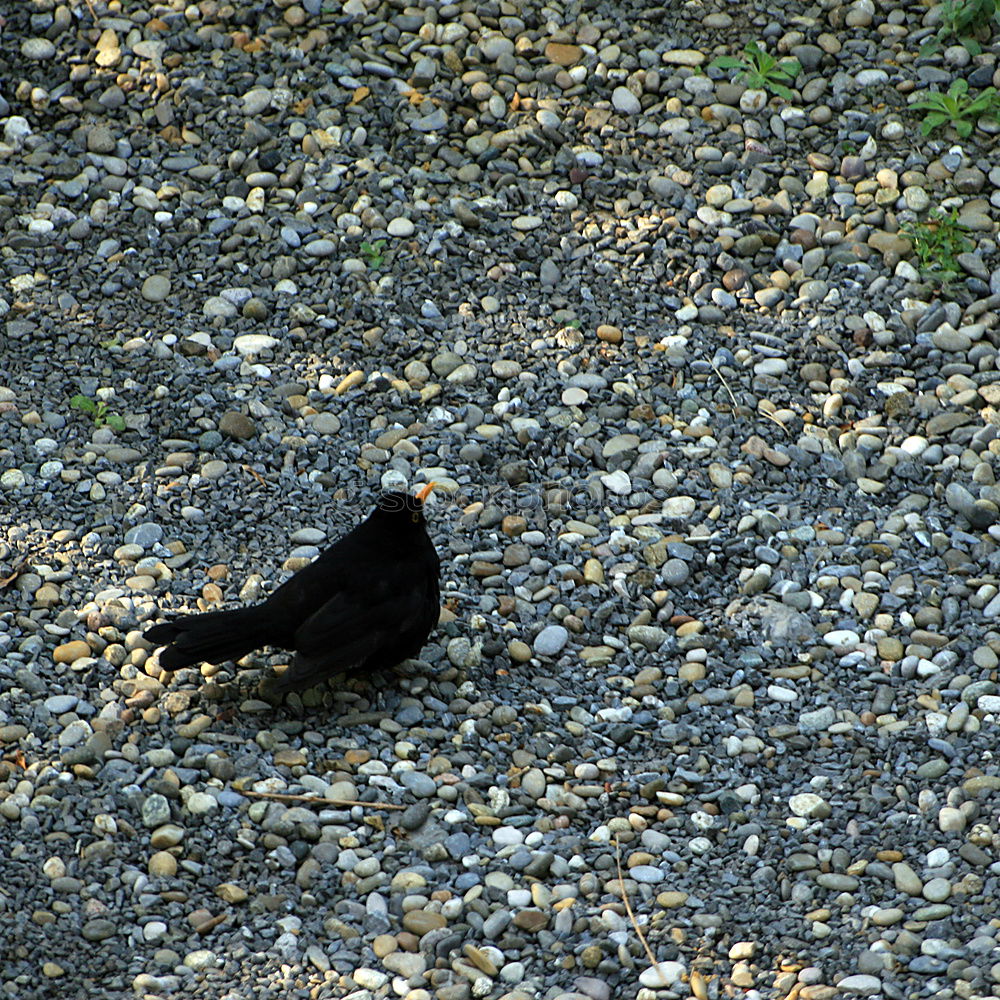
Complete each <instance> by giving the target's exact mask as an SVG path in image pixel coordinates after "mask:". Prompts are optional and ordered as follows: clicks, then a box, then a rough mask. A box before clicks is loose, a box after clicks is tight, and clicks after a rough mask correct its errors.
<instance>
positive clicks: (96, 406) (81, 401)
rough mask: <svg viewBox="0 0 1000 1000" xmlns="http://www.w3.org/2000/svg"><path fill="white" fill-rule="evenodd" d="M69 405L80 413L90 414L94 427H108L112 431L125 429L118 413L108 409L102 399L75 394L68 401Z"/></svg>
mask: <svg viewBox="0 0 1000 1000" xmlns="http://www.w3.org/2000/svg"><path fill="white" fill-rule="evenodd" d="M69 405H70V406H71V407H72V408H73V409H74V410H79V411H80V412H81V413H88V414H90V417H91V419H92V420H93V421H94V426H95V427H110V428H111V429H112V430H113V431H119V432H120V431H123V430H125V421H124V419H123V418H122V417H121V415H120V414H118V413H112V412H110V411H109V410H108V404H107V403H105V402H104V400H103V399H98V400H96V401H95V400H93V399H91V398H90V396H84V395H82V394H79V393H78V394H77V395H76V396H74V397H73V398H72V399H71V400H70V401H69Z"/></svg>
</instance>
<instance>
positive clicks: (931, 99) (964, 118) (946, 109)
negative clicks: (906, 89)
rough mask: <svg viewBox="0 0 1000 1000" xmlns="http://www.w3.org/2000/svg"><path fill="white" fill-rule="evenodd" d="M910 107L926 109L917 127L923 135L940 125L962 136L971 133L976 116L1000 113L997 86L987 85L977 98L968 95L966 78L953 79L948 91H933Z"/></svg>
mask: <svg viewBox="0 0 1000 1000" xmlns="http://www.w3.org/2000/svg"><path fill="white" fill-rule="evenodd" d="M910 106H911V107H913V108H916V109H917V110H918V111H926V112H927V114H926V115H924V120H923V124H921V126H920V131H921V132H923V134H924V135H930V134H931V132H933V131H934V129H936V128H938V127H939V126H941V125H952V126H953V127H954V129H955V131H956V132H957V133H958V134H959V135H960V136H961V137H962V138H963V139H964V138H965V137H966V136H967V135H969V133H970V132H972V126H973V125H974V124H975V121H976V119H977V118H979V117H980V116H981V115H990V116H991V117H992V116H995V115H996V114H997V113H998V112H1000V94H998V93H997V89H996V87H986V88H985V89H984V90H982V91H980V93H979V95H978V96H977V97H969V84H968V83H967V82H966V81H965V80H955V81H954V82H953V83H952V85H951V86H950V87H949V88H948V93H947V94H942V93H941V92H940V91H939V90H932V91H929V92H928V94H927V96H926V97H923V98H921V99H920V100H919V101H914V102H913V104H912V105H910Z"/></svg>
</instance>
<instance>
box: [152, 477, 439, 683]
mask: <svg viewBox="0 0 1000 1000" xmlns="http://www.w3.org/2000/svg"><path fill="white" fill-rule="evenodd" d="M433 488H434V483H428V484H427V485H426V486H424V487H423V489H421V490H420V491H419V492H418V493H417V494H416V495H415V496H411V495H410V494H408V493H403V492H399V491H391V492H387V493H383V494H382V495H381V496H380V497H379V499H378V504H377V506H376V507H375V510H374V511H372V513H371V515H370V516H369V517H368V519H367V520H366V521H363V522H362V523H361V524H359V525H358V526H357V527H356V528H354V530H353V531H351V532H349V533H348V534H346V535H345V536H344V537H343V538H341V539H340V540H339V541H337V542H335V543H334V544H333V545H331V546H330V548H328V549H326V550H325V551H324V552H323V553H321V554H320V556H319V557H318V558H317V559H315V560H314V561H313V562H311V563H310V564H309V565H308V566H306V567H304V568H303V569H301V570H299V572H298V573H296V574H295V575H294V576H292V577H291V578H290V579H288V580H286V581H285V582H284V583H283V584H282V585H281V586H280V587H278V589H277V590H275V591H274V593H273V594H271V596H270V597H268V599H267V600H266V601H264V602H263V603H262V604H255V605H253V606H251V607H249V608H236V609H234V610H232V611H211V612H208V613H207V614H199V615H183V616H181V617H178V618H174V619H172V620H171V621H168V622H164V623H162V624H160V625H154V626H153V627H152V628H150V629H147V630H146V633H145V636H144V638H146V639H148V640H149V641H150V642H153V643H156V645H158V646H163V645H166V646H167V648H166V649H164V650H163V652H162V653H161V654H160V666H161V667H162V668H163V669H164V670H179V669H180V668H181V667H187V666H190V665H192V664H195V663H202V662H207V663H223V662H225V661H226V660H238V659H240V657H242V656H245V655H246V654H247V653H249V652H250V651H251V650H253V649H257V648H258V647H260V646H281V647H283V648H285V649H294V650H295V657H294V659H293V660H292V664H291V666H290V667H289V668H288V669H287V670H285V672H284V673H283V674H282V675H281V677H280V678H279V679H278V681H277V684H276V689H277V690H278V691H297V690H301V689H302V688H307V687H312V685H314V684H317V683H319V681H321V680H323V679H324V678H327V677H329V676H331V675H333V674H337V673H341V672H350V673H361V672H365V673H370V672H374V671H377V670H381V669H384V668H388V667H393V666H395V665H396V664H397V663H399V662H400V661H401V660H405V659H406V658H407V657H410V656H414V655H416V654H417V653H418V652H419V651H420V649H421V647H422V646H423V644H424V643H425V642H426V641H427V636H428V635H429V634H430V631H431V629H432V628H433V627H434V626H435V625H436V624H437V620H438V614H439V612H440V604H439V600H440V597H439V593H440V592H439V585H438V575H439V572H440V568H441V562H440V560H439V559H438V554H437V552H436V551H435V549H434V543H433V542H432V541H431V540H430V538H429V537H428V535H427V524H426V521H425V520H424V501H425V500H426V499H427V497H428V495H429V494H430V492H431V490H432V489H433Z"/></svg>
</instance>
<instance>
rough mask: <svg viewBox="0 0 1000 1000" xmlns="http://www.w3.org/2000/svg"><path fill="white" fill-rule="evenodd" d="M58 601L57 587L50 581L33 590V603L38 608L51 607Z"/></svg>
mask: <svg viewBox="0 0 1000 1000" xmlns="http://www.w3.org/2000/svg"><path fill="white" fill-rule="evenodd" d="M58 603H59V588H58V587H56V586H55V585H54V584H51V583H43V584H42V585H41V586H40V587H39V588H38V590H36V591H35V604H37V605H38V607H40V608H53V607H55V606H56V605H57V604H58Z"/></svg>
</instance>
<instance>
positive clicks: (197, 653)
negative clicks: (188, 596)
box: [145, 608, 266, 670]
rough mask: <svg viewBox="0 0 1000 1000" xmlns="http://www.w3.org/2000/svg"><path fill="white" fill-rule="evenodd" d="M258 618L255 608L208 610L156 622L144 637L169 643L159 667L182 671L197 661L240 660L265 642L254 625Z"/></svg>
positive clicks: (162, 654) (161, 654)
mask: <svg viewBox="0 0 1000 1000" xmlns="http://www.w3.org/2000/svg"><path fill="white" fill-rule="evenodd" d="M259 621H260V615H259V613H258V609H256V608H236V609H234V610H232V611H209V612H208V613H207V614H203V615H183V616H181V617H179V618H175V619H174V620H173V621H169V622H163V623H161V624H160V625H154V626H153V627H152V628H151V629H148V630H147V631H146V633H145V638H146V639H149V640H150V642H155V643H158V644H160V643H162V644H167V643H169V645H168V646H167V648H166V649H164V650H163V652H162V653H160V666H161V667H162V668H163V669H164V670H179V669H180V668H181V667H187V666H191V665H192V664H196V663H224V662H225V661H227V660H238V659H240V657H242V656H246V654H247V653H249V652H250V651H251V650H252V649H256V648H257V647H258V646H263V645H265V643H266V639H265V638H264V637H263V636H262V635H261V634H260V631H259V628H257V627H255V624H256V623H258V622H259Z"/></svg>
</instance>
